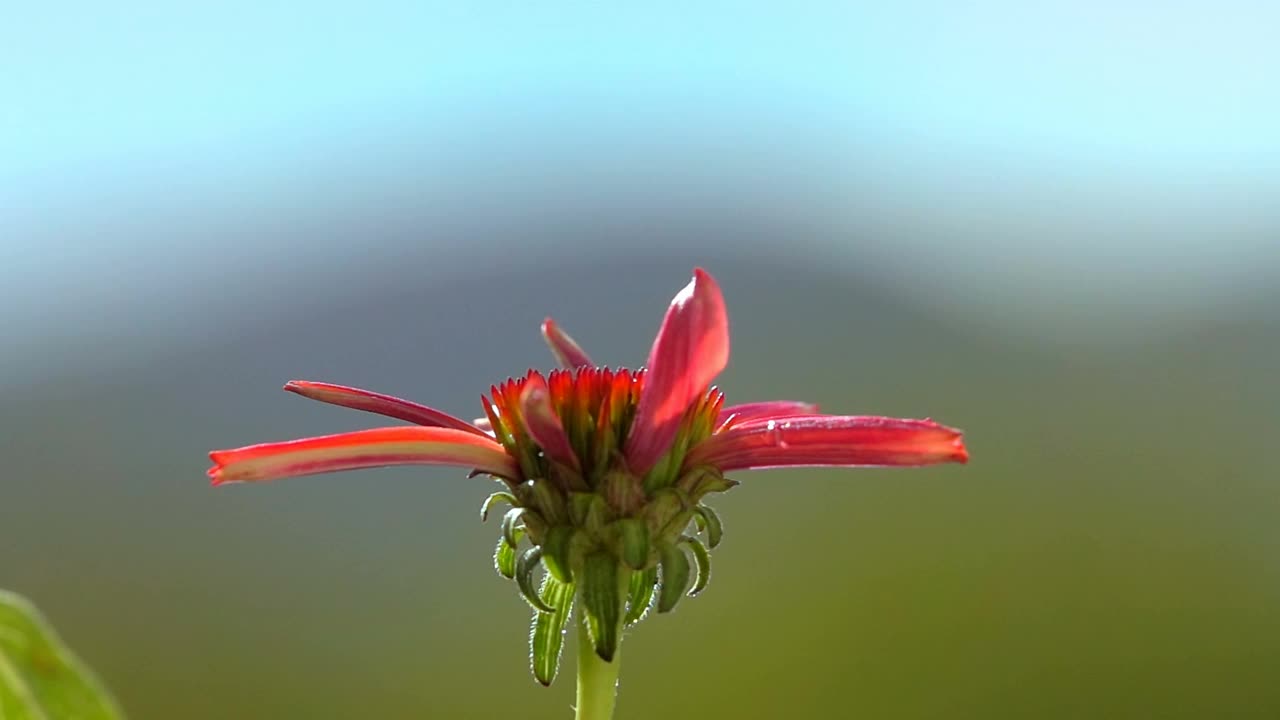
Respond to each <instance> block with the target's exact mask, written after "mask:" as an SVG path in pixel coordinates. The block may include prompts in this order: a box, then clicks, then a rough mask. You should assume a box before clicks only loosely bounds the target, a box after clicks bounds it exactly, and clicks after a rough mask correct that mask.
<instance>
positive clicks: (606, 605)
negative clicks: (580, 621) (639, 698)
mask: <svg viewBox="0 0 1280 720" xmlns="http://www.w3.org/2000/svg"><path fill="white" fill-rule="evenodd" d="M620 570H622V568H620V567H619V566H618V561H617V559H616V558H614V557H613V555H611V554H609V553H605V552H595V553H591V554H590V555H588V556H587V557H586V559H585V562H584V564H583V571H582V578H581V581H580V587H581V589H582V610H583V611H584V612H585V613H586V618H587V630H588V632H590V633H591V642H592V643H593V644H594V645H595V649H596V655H599V656H600V658H601V659H602V660H604V661H605V662H612V661H613V655H614V653H615V652H617V650H618V639H619V634H620V631H621V627H622V593H621V589H620V588H619V587H618V584H619V578H618V573H619V571H620Z"/></svg>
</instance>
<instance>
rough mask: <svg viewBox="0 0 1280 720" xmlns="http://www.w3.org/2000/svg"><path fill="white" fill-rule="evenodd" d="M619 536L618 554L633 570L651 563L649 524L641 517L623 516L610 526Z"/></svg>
mask: <svg viewBox="0 0 1280 720" xmlns="http://www.w3.org/2000/svg"><path fill="white" fill-rule="evenodd" d="M610 527H611V528H614V530H615V531H616V532H617V536H618V556H619V557H621V558H622V562H624V563H626V564H627V567H629V568H631V569H632V570H643V569H644V568H645V566H646V565H648V564H649V526H648V525H646V524H645V521H644V520H641V519H640V518H623V519H622V520H619V521H617V522H615V523H614V524H613V525H611V526H610Z"/></svg>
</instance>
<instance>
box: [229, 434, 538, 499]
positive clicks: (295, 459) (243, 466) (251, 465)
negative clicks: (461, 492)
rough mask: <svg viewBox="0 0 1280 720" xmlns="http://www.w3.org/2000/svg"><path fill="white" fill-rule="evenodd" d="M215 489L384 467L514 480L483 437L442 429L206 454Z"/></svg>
mask: <svg viewBox="0 0 1280 720" xmlns="http://www.w3.org/2000/svg"><path fill="white" fill-rule="evenodd" d="M209 457H210V459H212V460H213V467H211V468H209V471H208V475H209V477H210V478H211V479H212V481H213V484H214V485H221V484H223V483H231V482H261V481H265V480H275V479H278V478H284V477H295V476H299V475H316V474H319V473H328V472H337V471H339V470H355V469H358V468H371V467H385V466H388V465H457V466H459V467H465V468H475V469H477V470H480V471H481V472H485V473H489V474H492V475H497V476H500V477H505V478H512V479H514V478H518V477H519V472H520V471H519V469H518V468H517V467H516V463H515V460H513V459H512V458H511V457H510V456H508V455H507V453H506V451H504V450H503V449H502V446H501V445H499V444H498V443H496V442H494V441H493V440H491V439H489V438H488V437H485V436H483V435H476V434H474V433H470V432H465V431H462V430H455V429H453V428H441V427H392V428H376V429H373V430H359V431H356V432H349V433H341V434H338V435H325V436H322V437H312V438H304V439H302V440H290V441H287V442H275V443H263V444H261V445H250V446H248V447H242V448H237V449H234V450H215V451H214V452H211V453H209Z"/></svg>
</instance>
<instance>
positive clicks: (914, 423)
mask: <svg viewBox="0 0 1280 720" xmlns="http://www.w3.org/2000/svg"><path fill="white" fill-rule="evenodd" d="M968 460H969V453H968V450H966V449H965V446H964V437H963V434H962V433H961V432H960V431H959V430H956V429H953V428H949V427H946V426H945V425H939V424H938V423H936V422H933V421H932V420H904V419H898V418H887V417H869V416H851V415H801V416H795V417H787V418H780V419H776V420H755V421H752V422H747V423H742V424H740V425H734V426H733V427H731V428H729V429H727V430H725V431H724V432H721V433H717V434H716V435H714V436H712V437H711V438H709V439H707V440H706V441H705V442H703V443H701V444H699V445H698V447H697V448H695V449H694V450H693V451H692V452H690V453H689V456H688V458H687V459H686V460H685V467H693V466H695V465H704V464H705V465H714V466H715V467H717V468H720V469H721V470H723V471H726V472H727V471H730V470H743V469H752V468H771V467H805V466H810V467H823V466H840V467H863V466H866V467H876V466H911V465H933V464H937V463H945V462H958V463H964V462H967V461H968Z"/></svg>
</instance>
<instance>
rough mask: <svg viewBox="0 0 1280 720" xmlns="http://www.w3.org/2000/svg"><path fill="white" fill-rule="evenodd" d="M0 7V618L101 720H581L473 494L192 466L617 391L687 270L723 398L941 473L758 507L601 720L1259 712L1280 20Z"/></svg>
mask: <svg viewBox="0 0 1280 720" xmlns="http://www.w3.org/2000/svg"><path fill="white" fill-rule="evenodd" d="M4 14H5V17H6V20H5V22H4V23H3V24H2V25H0V398H2V400H0V458H2V459H3V463H4V464H3V471H0V586H3V587H6V588H9V589H12V590H15V591H19V592H22V593H24V594H26V595H28V596H30V597H31V598H32V599H33V600H35V601H36V602H37V603H38V604H39V605H40V606H41V607H42V608H43V609H44V610H45V612H46V613H47V614H48V615H49V616H50V617H51V619H52V620H53V622H54V623H55V624H56V625H57V627H58V628H60V630H61V632H62V634H63V635H64V636H65V637H66V638H67V640H68V642H69V643H70V644H71V645H72V646H73V647H74V648H76V649H77V651H78V652H79V653H80V654H81V655H83V656H84V657H85V659H86V660H87V661H89V662H90V663H91V664H92V665H93V666H94V667H95V668H96V669H97V670H98V671H99V673H100V674H101V675H103V676H104V678H105V680H106V681H107V682H108V683H109V685H110V686H111V687H112V688H114V690H115V693H116V694H117V695H118V697H119V699H120V701H121V702H122V704H123V705H124V706H125V707H126V709H127V710H128V711H129V712H130V716H131V717H132V718H135V719H136V718H190V719H192V720H199V719H204V718H218V719H224V718H246V719H248V718H353V717H385V718H422V717H431V718H490V717H498V716H505V715H506V714H507V713H510V712H520V713H521V715H520V716H521V717H524V718H567V717H569V716H570V714H569V713H570V711H569V707H570V705H571V703H572V696H573V675H572V663H573V657H572V650H570V652H569V655H568V656H567V657H566V658H565V660H564V664H563V667H562V675H561V677H560V679H559V680H558V681H557V683H556V684H555V685H554V686H553V687H552V688H551V689H549V690H546V689H542V688H541V687H539V686H537V685H536V684H535V683H534V682H533V680H532V677H531V675H530V673H529V671H528V665H527V629H528V622H529V612H528V610H527V607H526V606H525V605H524V603H523V601H521V600H520V599H519V598H518V595H517V593H516V591H515V589H514V587H513V586H512V585H510V584H509V583H507V582H505V581H502V580H500V579H499V578H498V577H497V576H496V575H495V574H494V572H493V570H492V567H491V551H492V548H493V543H494V541H495V539H496V537H497V534H498V528H497V527H496V524H490V525H481V524H480V523H479V522H478V519H477V514H476V509H477V507H478V505H479V503H480V501H481V499H483V498H484V497H485V496H486V495H487V494H488V493H489V492H490V491H491V490H493V489H494V488H493V487H491V486H490V484H489V483H487V482H485V481H484V480H480V479H476V480H471V481H468V480H466V479H465V478H464V477H463V476H462V474H461V473H459V472H455V471H452V470H383V471H368V472H360V473H352V474H345V475H335V476H324V477H315V478H310V479H300V480H293V481H282V482H279V483H276V484H269V485H263V486H252V487H250V486H236V487H228V488H222V489H219V490H216V491H215V490H213V489H211V488H210V487H209V486H208V484H207V480H206V478H205V477H204V470H205V468H206V466H207V461H206V455H205V453H206V452H207V451H208V450H209V449H213V448H223V447H233V446H238V445H243V444H249V443H253V442H259V441H264V440H274V439H286V438H290V437H296V436H304V435H309V434H321V433H327V432H336V431H341V430H348V429H356V428H361V427H369V426H373V425H376V424H377V423H378V422H379V420H378V419H377V418H375V417H373V416H368V415H363V414H361V413H357V412H354V411H342V410H338V409H334V408H328V407H324V406H322V405H317V404H312V403H307V402H305V401H303V400H301V399H299V398H297V397H293V396H289V395H286V394H284V393H282V392H280V390H279V387H280V385H281V384H282V383H283V382H284V381H286V380H289V379H291V378H304V379H313V380H324V381H330V382H337V383H343V384H350V385H357V386H361V387H367V388H370V389H374V390H379V391H383V392H388V393H392V394H396V395H401V396H404V397H408V398H412V399H415V400H420V401H422V402H426V403H428V404H431V405H433V406H436V407H439V408H441V409H444V410H447V411H450V412H453V413H456V414H459V415H461V416H463V417H473V416H474V415H476V414H478V411H479V403H478V397H479V394H480V393H481V392H482V391H485V390H486V389H487V388H488V387H489V384H490V383H493V382H495V381H499V380H502V379H504V378H506V377H507V376H508V375H513V374H519V373H521V372H523V371H524V370H525V369H526V368H528V367H531V366H532V367H541V368H546V367H548V366H549V365H550V356H549V354H548V353H547V352H546V350H545V348H544V347H543V346H542V343H541V340H540V339H539V336H538V332H537V324H538V322H539V321H540V320H541V319H542V318H543V317H544V315H546V314H552V315H554V316H555V317H556V318H557V319H559V320H560V321H561V322H562V323H563V324H564V325H565V327H566V328H567V329H569V331H570V332H572V333H573V334H574V335H575V336H576V337H577V338H578V339H579V340H580V341H581V342H582V343H583V344H584V345H585V346H586V347H587V348H588V350H589V351H590V352H591V353H592V355H593V356H594V357H595V358H596V359H597V360H599V361H601V362H607V363H609V364H614V365H617V364H631V365H635V364H638V363H640V362H642V361H643V359H644V357H645V356H646V354H647V350H648V346H649V342H650V340H651V338H652V334H653V332H654V331H655V330H656V328H657V325H658V321H659V318H660V317H661V314H662V312H663V310H664V308H665V306H666V303H667V302H668V300H669V299H670V297H671V296H672V295H673V294H674V293H675V291H676V290H677V289H679V288H680V287H681V286H683V285H684V284H685V282H687V278H688V275H689V272H690V269H691V268H692V267H693V266H694V265H695V264H696V265H703V266H705V267H707V268H709V269H711V270H712V271H713V272H714V273H715V274H716V275H717V277H718V279H719V280H720V283H721V285H722V287H723V288H724V291H725V293H726V296H727V299H728V302H729V310H730V317H731V322H732V327H733V334H734V335H733V342H734V346H733V352H734V355H733V359H732V361H731V365H730V367H729V369H728V370H727V371H726V372H725V373H724V375H723V377H722V378H721V381H722V382H721V386H722V387H723V388H724V389H725V390H726V391H727V393H728V394H729V397H730V400H731V401H746V400H759V399H771V398H791V399H810V400H817V401H819V402H820V403H822V405H823V407H824V409H826V410H829V411H833V412H849V413H868V414H870V413H879V414H890V415H899V416H911V417H922V416H930V417H933V418H936V419H939V420H941V421H943V422H945V423H947V424H950V425H954V426H958V427H962V428H964V429H965V430H966V431H967V433H968V435H967V437H968V441H969V446H970V449H971V452H972V456H973V460H972V462H971V464H970V465H969V466H968V467H963V468H958V467H946V468H935V469H926V470H912V471H884V470H866V471H819V470H813V471H795V472H781V471H772V472H761V473H755V474H745V473H744V474H742V475H740V476H738V479H739V480H742V481H743V484H742V486H741V487H740V488H738V489H736V490H735V491H734V492H732V493H730V494H728V495H727V496H725V497H723V498H722V499H720V500H719V501H718V502H716V503H715V504H716V507H717V508H718V509H719V510H720V512H721V515H722V516H723V517H724V518H725V522H726V527H727V536H726V540H725V542H724V544H723V545H722V546H721V547H720V548H719V549H718V551H717V553H716V557H715V560H716V563H715V573H716V574H715V577H714V578H713V581H712V583H711V587H710V588H709V590H708V591H707V592H706V593H704V594H703V595H702V596H700V597H698V598H696V599H694V600H691V601H686V602H684V603H682V604H681V606H680V607H679V609H678V610H677V611H676V612H675V613H674V614H673V615H671V616H663V617H660V618H656V619H651V620H649V621H646V623H644V624H643V625H641V626H640V628H639V629H638V631H636V632H634V633H632V634H631V635H630V637H629V639H628V640H627V642H626V644H625V646H624V655H623V658H624V672H623V684H622V692H621V696H620V702H619V712H618V717H619V718H622V719H624V720H625V719H639V718H672V719H673V720H674V719H676V718H707V717H733V718H777V717H856V718H997V717H1008V718H1027V717H1040V718H1080V717H1091V718H1092V717H1114V718H1153V717H1160V718H1206V717H1224V718H1225V717H1240V718H1246V717H1249V718H1252V717H1257V718H1274V717H1277V716H1280V685H1278V684H1277V683H1276V677H1277V672H1278V671H1280V561H1278V558H1280V523H1277V520H1276V518H1277V516H1278V515H1280V492H1278V491H1277V489H1276V480H1277V477H1280V472H1278V471H1280V463H1278V462H1277V460H1276V458H1275V455H1274V453H1273V452H1272V451H1273V448H1274V446H1275V442H1276V437H1275V436H1276V430H1277V428H1278V427H1280V385H1278V384H1277V382H1276V380H1275V368H1276V367H1277V364H1278V361H1280V319H1277V312H1276V310H1277V307H1278V305H1280V283H1278V282H1277V280H1278V279H1280V240H1278V238H1280V203H1278V199H1280V130H1278V128H1280V85H1278V84H1277V83H1276V82H1275V78H1276V76H1277V72H1278V71H1280V50H1278V49H1277V45H1276V44H1275V42H1274V28H1275V27H1276V23H1277V22H1280V13H1278V12H1277V10H1276V9H1275V7H1274V6H1273V5H1270V4H1267V3H1262V2H1252V3H1250V2H1239V3H1233V2H1230V1H1228V2H1213V3H1210V2H1194V1H1193V2H1187V3H1176V4H1164V3H1154V2H1137V3H1119V4H1114V6H1113V5H1112V4H1107V3H1102V2H1086V3H1061V4H1056V3H1055V4H1030V5H1028V4H1024V3H1013V2H990V3H988V2H980V3H974V4H968V3H966V4H954V3H904V4H896V5H892V6H889V5H855V4H839V5H828V6H821V5H814V6H800V5H792V4H786V5H780V4H775V5H774V6H773V7H760V8H755V7H751V6H747V5H736V6H735V5H729V4H723V5H712V4H708V5H702V6H699V7H697V8H693V7H687V6H686V5H685V4H683V3H656V4H655V3H646V4H643V6H642V7H641V6H636V8H635V9H627V8H624V7H622V6H621V5H619V4H618V3H611V4H594V3H592V4H589V3H566V4H558V3H553V4H541V3H538V4H526V3H511V4H505V3H496V4H470V3H448V4H432V5H427V4H420V3H408V2H396V1H394V0H386V1H381V2H380V1H375V2H371V3H364V4H344V3H339V2H324V1H322V2H318V3H307V4H303V3H287V2H286V3H267V4H262V3H249V2H243V1H242V0H232V1H230V2H225V3H219V4H214V5H205V6H199V5H184V4H173V3H161V2H152V1H150V0H128V1H126V2H124V3H115V4H96V3H75V2H73V3H61V4H59V3H46V4H38V3H37V4H31V3H28V4H25V5H22V6H17V5H14V6H13V7H10V8H8V9H7V10H6V12H5V13H4ZM564 670H567V671H568V672H564Z"/></svg>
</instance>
